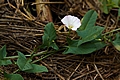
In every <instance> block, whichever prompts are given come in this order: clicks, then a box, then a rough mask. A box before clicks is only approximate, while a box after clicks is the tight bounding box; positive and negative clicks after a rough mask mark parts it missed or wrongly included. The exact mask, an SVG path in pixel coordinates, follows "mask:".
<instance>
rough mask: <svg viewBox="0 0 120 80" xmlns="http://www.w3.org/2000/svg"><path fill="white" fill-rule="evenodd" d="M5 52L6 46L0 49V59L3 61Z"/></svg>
mask: <svg viewBox="0 0 120 80" xmlns="http://www.w3.org/2000/svg"><path fill="white" fill-rule="evenodd" d="M6 55H7V52H6V45H4V46H3V47H2V48H1V49H0V59H4V57H6Z"/></svg>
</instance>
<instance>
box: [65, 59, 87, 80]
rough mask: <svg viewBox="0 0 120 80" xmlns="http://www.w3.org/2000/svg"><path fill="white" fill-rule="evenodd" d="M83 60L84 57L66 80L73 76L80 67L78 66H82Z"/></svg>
mask: <svg viewBox="0 0 120 80" xmlns="http://www.w3.org/2000/svg"><path fill="white" fill-rule="evenodd" d="M84 59H85V57H84V58H83V59H82V61H81V62H80V63H79V64H78V66H77V67H76V68H75V70H74V71H73V72H72V74H71V75H70V76H69V77H68V78H67V80H70V78H71V77H72V76H73V74H74V73H75V72H76V70H77V69H78V68H79V67H80V65H81V64H82V62H83V60H84Z"/></svg>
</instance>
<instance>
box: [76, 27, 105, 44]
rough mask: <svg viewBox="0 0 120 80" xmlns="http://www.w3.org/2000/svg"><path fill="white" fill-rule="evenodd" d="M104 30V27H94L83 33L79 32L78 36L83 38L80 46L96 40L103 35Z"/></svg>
mask: <svg viewBox="0 0 120 80" xmlns="http://www.w3.org/2000/svg"><path fill="white" fill-rule="evenodd" d="M103 30H104V28H103V27H100V26H94V27H92V28H91V29H86V30H83V31H79V32H78V35H79V36H81V37H82V39H81V40H79V42H78V46H79V45H81V44H83V43H85V42H88V41H92V40H94V39H95V38H97V37H98V36H99V35H100V34H101V33H102V31H103Z"/></svg>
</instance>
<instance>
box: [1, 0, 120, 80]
mask: <svg viewBox="0 0 120 80" xmlns="http://www.w3.org/2000/svg"><path fill="white" fill-rule="evenodd" d="M22 1H24V2H22ZM37 1H38V3H41V4H42V6H41V5H40V4H37V6H36V3H35V0H30V1H29V0H1V1H0V47H2V46H3V45H5V44H6V45H7V52H8V56H14V55H16V50H18V51H21V52H23V53H25V54H30V53H31V52H32V50H33V49H34V48H35V47H37V46H39V45H40V44H41V43H42V42H41V41H42V39H41V38H42V35H43V32H44V26H45V25H46V24H47V23H48V22H51V21H52V22H53V23H54V24H55V28H56V30H58V29H59V27H60V26H61V25H62V23H61V21H60V20H61V19H62V18H63V17H64V16H65V15H67V14H71V15H74V16H77V17H79V18H80V19H81V18H82V17H83V16H84V15H85V13H86V12H87V11H88V10H95V11H96V12H97V13H98V18H97V22H96V25H99V26H103V27H105V30H104V33H105V32H109V31H111V30H114V29H116V28H120V23H119V22H118V17H117V13H118V10H117V9H111V11H110V13H109V14H104V13H103V12H102V11H101V10H100V5H101V3H100V2H99V1H98V0H57V1H55V0H46V1H45V0H36V2H37ZM57 35H58V37H57V44H58V45H59V47H62V46H63V45H65V44H66V39H65V37H66V31H65V30H61V33H57ZM71 36H72V35H71ZM39 51H40V50H39ZM38 58H39V57H35V59H38ZM37 64H40V65H41V64H42V65H44V66H46V67H47V68H48V70H49V72H47V73H39V74H28V73H24V72H19V74H21V75H22V76H23V77H24V79H25V80H120V52H119V51H117V50H116V49H115V48H114V47H113V46H112V45H111V44H109V46H106V47H104V48H103V49H101V50H98V51H96V52H94V53H91V54H88V55H73V54H69V55H68V54H67V55H65V54H62V51H60V52H57V53H55V54H53V55H51V56H49V57H47V58H45V59H43V60H41V61H39V62H37ZM16 69H17V66H15V65H9V66H1V67H0V70H1V71H6V72H8V73H12V71H14V70H16ZM2 79H4V78H3V74H2V73H0V80H2Z"/></svg>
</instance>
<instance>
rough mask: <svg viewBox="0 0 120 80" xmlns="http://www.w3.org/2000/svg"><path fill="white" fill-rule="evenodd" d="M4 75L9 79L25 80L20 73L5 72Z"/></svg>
mask: <svg viewBox="0 0 120 80" xmlns="http://www.w3.org/2000/svg"><path fill="white" fill-rule="evenodd" d="M4 77H5V78H6V79H7V80H24V79H23V77H22V76H21V75H20V74H7V73H4Z"/></svg>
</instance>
